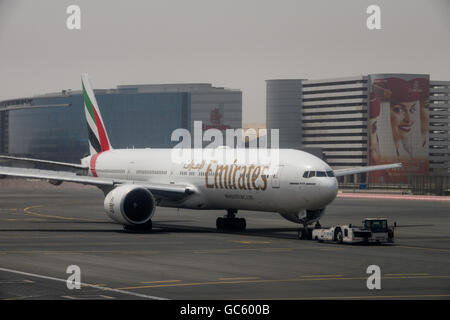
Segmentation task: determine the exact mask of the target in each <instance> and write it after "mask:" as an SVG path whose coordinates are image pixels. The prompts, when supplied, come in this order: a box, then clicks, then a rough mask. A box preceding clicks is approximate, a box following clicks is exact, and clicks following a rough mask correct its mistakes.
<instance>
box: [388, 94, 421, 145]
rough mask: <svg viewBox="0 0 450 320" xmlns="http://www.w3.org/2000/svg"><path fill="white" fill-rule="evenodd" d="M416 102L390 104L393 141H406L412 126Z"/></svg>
mask: <svg viewBox="0 0 450 320" xmlns="http://www.w3.org/2000/svg"><path fill="white" fill-rule="evenodd" d="M416 103H417V102H416V101H413V102H401V103H396V104H391V126H392V135H393V137H394V140H395V141H398V140H399V139H406V138H407V137H408V136H409V134H410V133H411V129H412V126H413V125H414V116H413V115H414V113H415V112H416V108H417V107H416Z"/></svg>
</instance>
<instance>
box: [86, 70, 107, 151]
mask: <svg viewBox="0 0 450 320" xmlns="http://www.w3.org/2000/svg"><path fill="white" fill-rule="evenodd" d="M81 84H82V86H83V100H84V111H85V113H86V122H87V128H88V135H89V149H90V152H91V154H96V153H100V152H103V151H107V150H110V149H112V147H111V144H110V142H109V138H108V134H107V133H106V130H105V125H104V123H103V119H102V115H101V113H100V109H99V108H98V103H97V100H96V99H95V95H94V91H93V90H92V87H91V84H90V82H89V78H88V75H87V74H86V73H83V74H82V75H81Z"/></svg>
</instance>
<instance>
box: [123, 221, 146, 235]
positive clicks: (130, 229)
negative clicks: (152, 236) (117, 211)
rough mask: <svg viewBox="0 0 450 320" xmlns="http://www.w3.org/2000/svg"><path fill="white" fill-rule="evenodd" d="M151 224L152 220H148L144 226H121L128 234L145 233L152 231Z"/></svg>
mask: <svg viewBox="0 0 450 320" xmlns="http://www.w3.org/2000/svg"><path fill="white" fill-rule="evenodd" d="M152 227H153V223H152V220H148V221H147V222H146V223H144V224H140V225H135V226H127V225H124V226H123V230H124V231H126V232H130V233H147V232H150V231H152Z"/></svg>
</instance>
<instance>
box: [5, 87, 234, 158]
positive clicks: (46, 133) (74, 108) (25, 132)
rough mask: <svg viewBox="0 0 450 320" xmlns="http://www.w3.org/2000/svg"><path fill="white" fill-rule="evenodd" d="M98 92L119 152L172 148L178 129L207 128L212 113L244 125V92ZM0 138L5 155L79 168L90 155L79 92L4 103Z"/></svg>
mask: <svg viewBox="0 0 450 320" xmlns="http://www.w3.org/2000/svg"><path fill="white" fill-rule="evenodd" d="M140 88H146V90H145V92H143V90H140ZM150 89H153V90H150ZM94 91H95V95H96V98H97V102H98V104H99V107H100V110H101V112H102V117H103V120H104V122H105V126H106V130H107V131H108V135H109V138H110V140H111V144H112V146H113V147H114V148H116V149H118V148H148V147H150V148H170V147H173V146H174V145H175V144H177V143H178V142H177V141H171V134H172V132H173V131H174V130H175V129H178V128H185V129H187V130H189V131H191V129H192V128H193V121H195V120H199V121H202V122H203V123H206V124H207V123H209V122H210V118H211V115H212V114H215V115H216V118H217V114H219V115H220V117H219V118H220V122H221V125H222V126H223V124H225V123H226V127H229V128H240V127H241V126H242V93H241V91H240V90H230V89H225V88H215V87H212V86H211V85H209V84H189V85H187V84H182V85H143V86H122V87H118V88H117V89H110V90H94ZM199 96H200V97H204V98H203V100H202V99H200V100H202V101H201V103H198V102H196V101H198V100H199V99H198V97H199ZM193 111H195V112H194V113H193ZM216 122H217V121H216ZM0 133H1V140H0V141H1V146H0V148H1V150H0V151H1V153H3V154H12V155H16V156H27V157H33V158H40V159H49V160H55V161H67V162H75V163H77V162H79V160H80V158H82V157H83V156H84V155H86V154H88V153H89V146H88V136H87V127H86V120H85V113H84V106H83V99H82V95H81V92H80V91H77V92H71V91H62V92H61V93H58V94H47V95H42V96H37V97H33V98H23V99H22V98H21V99H13V100H7V101H1V102H0Z"/></svg>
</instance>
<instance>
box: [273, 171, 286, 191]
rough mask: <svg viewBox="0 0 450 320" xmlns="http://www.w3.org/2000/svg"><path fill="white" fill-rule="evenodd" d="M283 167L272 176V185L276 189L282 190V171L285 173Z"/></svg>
mask: <svg viewBox="0 0 450 320" xmlns="http://www.w3.org/2000/svg"><path fill="white" fill-rule="evenodd" d="M283 167H284V166H279V167H278V171H277V172H275V173H274V174H272V179H271V184H272V188H274V189H278V188H280V175H281V171H283Z"/></svg>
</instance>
